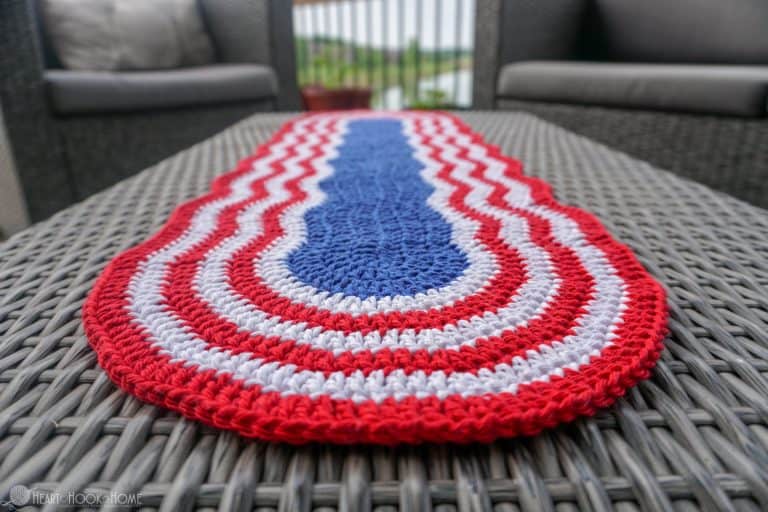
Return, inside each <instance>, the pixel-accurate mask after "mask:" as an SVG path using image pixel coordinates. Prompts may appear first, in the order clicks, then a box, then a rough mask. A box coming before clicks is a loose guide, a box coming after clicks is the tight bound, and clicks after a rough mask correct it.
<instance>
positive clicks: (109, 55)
mask: <svg viewBox="0 0 768 512" xmlns="http://www.w3.org/2000/svg"><path fill="white" fill-rule="evenodd" d="M40 1H41V2H42V12H43V18H44V26H45V30H46V32H47V35H48V36H49V38H50V40H51V42H52V43H53V47H54V49H55V51H56V54H57V55H58V57H59V60H60V61H61V62H62V63H63V65H64V67H66V68H67V69H71V70H89V71H115V70H135V69H164V68H177V67H181V66H196V65H201V64H209V63H211V62H213V58H214V54H213V45H212V43H211V40H210V38H209V36H208V34H207V32H206V31H205V28H204V26H203V20H202V17H201V15H200V11H199V7H198V4H197V0H163V1H162V2H158V1H157V0H40Z"/></svg>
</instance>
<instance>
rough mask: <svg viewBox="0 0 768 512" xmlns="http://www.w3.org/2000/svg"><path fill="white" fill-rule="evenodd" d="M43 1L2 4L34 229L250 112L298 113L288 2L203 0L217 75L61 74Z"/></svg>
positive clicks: (0, 77)
mask: <svg viewBox="0 0 768 512" xmlns="http://www.w3.org/2000/svg"><path fill="white" fill-rule="evenodd" d="M39 1H40V0H7V1H3V2H0V105H2V108H3V111H4V117H5V121H6V125H7V131H8V136H9V139H10V142H11V146H12V148H13V154H14V159H15V162H16V167H17V173H18V175H19V180H20V182H21V185H22V188H23V189H24V195H25V196H26V202H27V205H28V209H29V214H30V217H31V218H32V220H40V219H43V218H45V217H47V216H48V215H50V214H52V213H53V212H55V211H57V210H59V209H61V208H63V207H65V206H67V205H69V204H71V203H73V202H75V201H78V200H80V199H83V198H84V197H87V196H89V195H91V194H93V193H94V192H96V191H98V190H101V189H103V188H105V187H107V186H109V185H112V184H113V183H116V182H118V181H120V180H122V179H123V178H125V177H127V176H129V175H132V174H133V173H135V172H138V171H140V170H141V169H144V168H146V167H147V166H149V165H151V164H153V163H155V162H157V161H159V160H161V159H163V158H165V157H167V156H170V155H172V154H174V153H176V152H178V151H179V150H181V149H183V148H186V147H188V146H190V145H191V144H194V143H196V142H198V141H201V140H203V139H206V138H208V137H209V136H211V135H212V134H214V133H216V132H218V131H220V130H222V129H223V128H225V127H226V126H228V125H230V124H232V123H234V122H235V121H237V120H239V119H241V118H243V117H246V116H247V115H249V114H251V113H252V112H256V111H267V110H275V109H295V108H297V107H298V105H299V103H298V91H297V89H296V79H295V68H294V53H293V52H294V49H293V29H292V18H291V9H292V6H291V2H290V1H284V0H227V1H221V0H202V1H201V4H200V7H201V13H202V16H203V21H204V24H205V28H206V31H207V32H208V35H209V36H210V39H211V41H212V43H213V47H214V50H215V52H216V53H215V54H216V62H215V63H214V64H211V65H204V66H198V67H189V68H178V69H168V70H152V71H117V72H91V71H74V70H70V69H64V68H63V66H62V64H61V62H60V60H59V58H57V55H56V54H55V52H53V51H52V50H51V48H52V43H51V41H50V37H49V36H50V34H48V33H46V28H45V27H44V26H43V23H42V19H43V17H42V15H41V5H39V4H38V2H39Z"/></svg>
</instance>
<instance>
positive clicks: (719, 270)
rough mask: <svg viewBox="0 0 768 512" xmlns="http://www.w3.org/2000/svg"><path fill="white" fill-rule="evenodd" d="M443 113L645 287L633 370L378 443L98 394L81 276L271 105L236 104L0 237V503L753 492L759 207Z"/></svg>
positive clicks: (766, 342) (763, 346)
mask: <svg viewBox="0 0 768 512" xmlns="http://www.w3.org/2000/svg"><path fill="white" fill-rule="evenodd" d="M463 117H464V118H465V120H466V121H467V122H469V124H470V125H471V126H472V127H473V129H475V130H477V131H479V132H480V133H483V134H484V135H485V136H486V138H487V140H488V141H489V142H491V143H495V144H498V145H500V146H501V147H502V149H503V150H504V151H505V152H506V153H508V154H510V155H512V156H515V157H517V158H519V159H520V160H522V161H523V163H524V164H525V166H526V171H527V173H529V174H531V175H535V176H540V177H542V178H544V179H545V180H546V181H548V182H549V183H550V184H552V186H553V188H554V191H555V194H556V196H557V198H558V199H559V200H560V201H562V202H565V203H570V204H574V205H577V206H580V207H582V208H585V209H587V210H589V211H591V212H593V213H595V214H596V215H597V216H598V217H599V218H600V219H601V220H602V222H603V223H604V225H605V226H606V227H607V228H608V229H609V230H610V231H611V232H612V233H613V234H614V235H615V236H616V237H617V238H618V239H620V240H621V241H623V242H624V243H626V244H628V245H629V246H630V247H632V249H633V250H634V251H635V253H636V254H637V256H638V258H639V259H640V260H641V261H642V262H643V263H644V264H645V266H646V268H647V269H648V270H649V271H650V272H651V273H652V274H653V275H654V276H655V277H656V278H658V279H659V280H660V281H661V282H662V283H663V284H664V285H665V286H666V287H667V290H668V294H669V300H670V309H671V319H670V329H671V335H670V337H669V338H668V339H667V340H666V349H665V351H664V353H663V355H662V358H661V362H660V363H659V365H658V366H657V368H656V369H655V371H654V375H653V378H652V379H651V380H649V381H647V382H644V383H642V384H640V385H639V386H638V387H636V388H634V389H632V390H631V391H630V392H629V393H628V395H627V396H626V397H625V398H624V399H622V400H620V401H619V403H618V404H617V405H616V406H614V407H613V408H612V409H610V410H608V411H606V412H604V413H601V414H599V415H598V416H596V417H594V418H592V419H586V420H579V421H577V422H575V423H573V424H571V425H567V426H564V427H560V428H558V429H555V430H552V431H548V432H545V433H544V434H542V435H539V436H537V437H535V438H527V439H526V438H523V439H517V440H511V441H502V442H497V443H494V444H492V445H469V446H446V445H442V446H434V445H428V446H420V447H415V448H414V447H403V448H395V449H387V448H374V447H368V446H354V447H334V446H320V445H309V446H304V447H291V446H287V445H279V444H267V443H258V442H251V441H245V440H243V439H240V438H238V437H237V436H236V435H234V434H231V433H225V432H218V431H214V430H211V429H208V428H206V427H201V426H199V425H197V424H195V423H193V422H189V421H185V420H181V419H180V418H179V417H178V416H177V415H175V414H172V413H168V412H165V411H163V410H160V409H157V408H155V407H152V406H148V405H143V404H141V403H139V402H138V401H136V400H135V399H133V398H131V397H129V396H127V395H125V394H124V393H122V392H120V391H118V390H116V388H115V387H114V386H113V385H112V384H111V383H110V381H109V380H108V379H107V378H106V376H105V375H104V373H103V372H102V371H101V370H100V369H99V368H98V367H97V365H96V361H95V357H94V354H93V352H92V351H91V349H90V348H89V346H88V343H87V341H86V339H85V336H84V334H83V329H82V325H81V322H80V308H81V305H82V302H83V300H84V298H85V296H86V294H87V293H88V291H89V290H90V287H91V284H92V282H93V280H94V279H95V277H96V276H97V275H98V273H99V271H100V270H101V269H102V268H103V266H104V265H105V264H106V262H107V261H109V259H110V258H111V257H113V256H114V255H115V254H116V253H118V252H120V251H122V250H123V249H125V248H127V247H129V246H132V245H134V244H136V243H138V242H140V241H142V240H143V239H144V238H145V237H146V236H147V235H148V234H149V233H152V232H154V231H155V230H157V228H158V227H159V226H160V225H161V224H162V223H163V222H164V221H165V219H166V218H167V216H168V214H169V213H170V211H171V210H172V208H173V207H174V206H175V205H177V204H178V203H179V202H181V201H183V200H185V199H188V198H191V197H194V196H196V195H199V194H201V193H203V192H204V191H206V190H207V188H208V185H209V183H210V181H211V179H212V178H213V177H214V176H215V175H216V174H218V173H221V172H223V171H226V170H228V169H229V168H231V167H232V166H233V165H234V164H235V163H236V161H237V160H238V159H239V158H241V157H243V156H245V155H247V154H248V153H249V152H251V151H252V149H253V148H254V146H255V145H256V144H258V143H259V142H262V141H263V140H265V139H266V138H267V137H268V136H269V135H270V134H271V133H272V132H273V131H274V130H275V129H276V128H277V127H278V126H279V125H280V124H281V123H282V122H283V121H284V120H285V119H286V117H285V116H276V115H272V116H256V117H253V118H251V119H250V120H247V121H245V122H243V123H240V124H239V125H237V126H236V127H233V128H231V129H229V130H228V131H226V132H224V133H223V134H221V135H219V136H217V137H215V138H213V139H211V140H210V141H208V142H206V143H203V144H201V145H198V146H195V147H193V148H192V149H190V150H188V151H185V152H183V153H181V154H180V155H178V156H176V157H174V158H172V159H170V160H167V161H165V162H163V163H161V164H160V165H159V166H157V167H155V168H153V169H150V170H148V171H146V172H144V173H142V174H140V175H139V176H137V177H135V178H132V179H130V180H128V181H126V182H123V183H121V184H119V185H117V186H116V187H113V188H111V189H109V190H107V191H105V192H103V193H101V194H98V195H96V196H94V197H92V198H91V199H89V200H87V201H86V202H84V203H81V204H79V205H76V206H75V207H72V208H70V209H68V210H65V211H63V212H61V213H60V214H58V215H56V216H55V217H53V218H52V219H50V220H49V221H46V222H44V223H42V224H39V225H37V226H35V227H33V228H32V229H30V230H27V231H24V232H22V233H21V234H19V235H17V236H15V237H13V238H12V239H11V240H9V241H7V242H6V243H5V244H3V245H2V246H0V335H1V337H0V339H1V340H2V341H0V500H5V499H7V496H8V493H9V489H10V488H11V487H12V486H13V485H14V484H25V485H27V486H30V487H35V488H38V489H41V490H49V491H54V490H59V491H67V492H69V491H75V490H84V491H87V492H93V493H102V494H106V493H109V492H110V491H118V492H141V495H142V502H143V504H144V505H145V506H147V507H151V508H159V509H161V510H190V509H195V508H200V509H203V508H205V509H210V508H213V509H215V508H219V509H220V510H250V509H252V508H257V509H258V508H262V507H263V509H266V510H272V509H276V510H284V511H293V510H302V511H303V510H336V509H339V510H377V511H387V512H391V511H395V510H403V511H406V510H407V511H413V510H430V509H432V508H434V509H435V510H444V511H453V510H457V511H470V510H497V511H513V510H521V509H522V510H555V508H557V510H577V509H583V510H611V509H612V508H615V509H618V510H627V511H629V510H638V509H644V510H697V509H700V508H702V507H704V508H707V509H709V510H755V511H757V510H765V509H768V401H767V400H766V398H765V397H766V396H768V378H767V377H768V363H766V360H768V334H767V333H768V261H766V254H768V214H766V212H765V211H764V210H760V209H757V208H754V207H751V206H749V205H746V204H745V203H741V202H739V201H737V200H735V199H732V198H729V197H727V196H725V195H722V194H719V193H715V192H712V191H710V190H708V189H706V188H705V187H703V186H700V185H696V184H693V183H690V182H687V181H684V180H681V179H680V178H677V177H675V176H673V175H671V174H668V173H665V172H660V171H658V170H655V169H654V168H652V167H651V166H649V165H647V164H644V163H642V162H638V161H636V160H633V159H631V158H629V157H627V156H624V155H622V154H619V153H616V152H614V151H611V150H609V149H607V148H605V147H602V146H599V145H597V144H595V143H592V142H590V141H588V140H586V139H584V138H581V137H578V136H575V135H572V134H569V133H567V132H565V131H564V130H562V129H560V128H557V127H555V126H553V125H550V124H546V123H544V122H542V121H539V120H536V119H535V118H533V117H530V116H527V115H522V114H512V113H494V114H484V113H469V114H466V115H464V116H463ZM209 507H210V508H209Z"/></svg>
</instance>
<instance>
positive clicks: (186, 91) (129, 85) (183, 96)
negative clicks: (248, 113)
mask: <svg viewBox="0 0 768 512" xmlns="http://www.w3.org/2000/svg"><path fill="white" fill-rule="evenodd" d="M45 82H46V86H47V88H48V93H49V95H50V99H51V102H52V103H53V108H54V110H55V111H56V112H58V113H60V114H85V113H102V112H125V111H138V110H151V109H158V108H173V107H184V106H192V105H207V104H215V103H226V102H234V101H247V100H258V99H263V98H272V97H274V96H275V95H276V94H277V79H276V77H275V73H274V72H273V71H272V68H270V67H267V66H262V65H258V64H217V65H213V66H203V67H197V68H185V69H174V70H167V71H123V72H98V71H66V70H49V71H47V72H46V73H45Z"/></svg>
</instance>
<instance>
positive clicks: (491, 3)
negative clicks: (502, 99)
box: [474, 0, 589, 108]
mask: <svg viewBox="0 0 768 512" xmlns="http://www.w3.org/2000/svg"><path fill="white" fill-rule="evenodd" d="M476 5H477V9H476V13H475V63H474V106H475V108H492V107H493V104H494V97H495V91H496V82H497V79H498V73H499V69H500V68H501V67H502V66H503V65H504V64H508V63H510V62H515V61H520V60H568V59H571V58H574V57H575V56H577V54H578V51H579V43H580V37H581V32H582V28H583V25H584V23H583V20H584V17H585V14H586V13H587V8H588V6H589V0H481V1H478V2H477V4H476Z"/></svg>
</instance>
